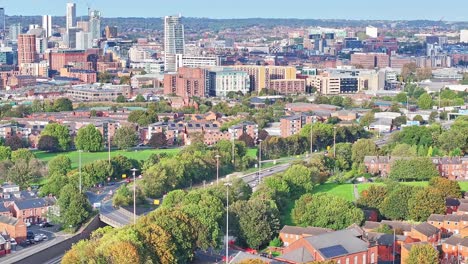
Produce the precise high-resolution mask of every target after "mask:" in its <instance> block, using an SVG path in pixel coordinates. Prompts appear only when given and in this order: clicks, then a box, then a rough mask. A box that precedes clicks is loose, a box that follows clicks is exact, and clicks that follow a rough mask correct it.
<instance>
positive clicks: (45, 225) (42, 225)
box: [39, 222, 54, 227]
mask: <svg viewBox="0 0 468 264" xmlns="http://www.w3.org/2000/svg"><path fill="white" fill-rule="evenodd" d="M39 226H40V227H52V226H54V225H52V224H50V223H49V222H42V223H40V224H39Z"/></svg>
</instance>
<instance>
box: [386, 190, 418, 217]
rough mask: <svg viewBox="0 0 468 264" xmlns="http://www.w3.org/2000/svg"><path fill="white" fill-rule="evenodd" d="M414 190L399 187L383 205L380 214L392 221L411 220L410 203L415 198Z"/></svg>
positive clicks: (388, 196) (392, 191) (391, 192)
mask: <svg viewBox="0 0 468 264" xmlns="http://www.w3.org/2000/svg"><path fill="white" fill-rule="evenodd" d="M413 193H414V188H413V187H411V186H405V185H397V186H396V187H395V188H394V189H393V190H391V191H390V193H389V195H387V197H385V199H384V200H383V202H382V204H381V208H380V213H381V214H382V215H383V216H385V217H386V218H388V219H391V220H405V219H409V217H408V215H409V212H408V201H409V200H410V199H411V198H412V197H413Z"/></svg>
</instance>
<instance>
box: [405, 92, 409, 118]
mask: <svg viewBox="0 0 468 264" xmlns="http://www.w3.org/2000/svg"><path fill="white" fill-rule="evenodd" d="M408 114H409V96H408V95H406V116H408Z"/></svg>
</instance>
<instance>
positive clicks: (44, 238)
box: [39, 233, 48, 240]
mask: <svg viewBox="0 0 468 264" xmlns="http://www.w3.org/2000/svg"><path fill="white" fill-rule="evenodd" d="M39 236H40V237H42V240H47V239H48V237H47V236H46V235H45V234H43V233H40V234H39Z"/></svg>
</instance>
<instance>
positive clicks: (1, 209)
mask: <svg viewBox="0 0 468 264" xmlns="http://www.w3.org/2000/svg"><path fill="white" fill-rule="evenodd" d="M9 211H10V210H8V208H6V207H5V205H4V204H3V203H0V213H5V212H9Z"/></svg>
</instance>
